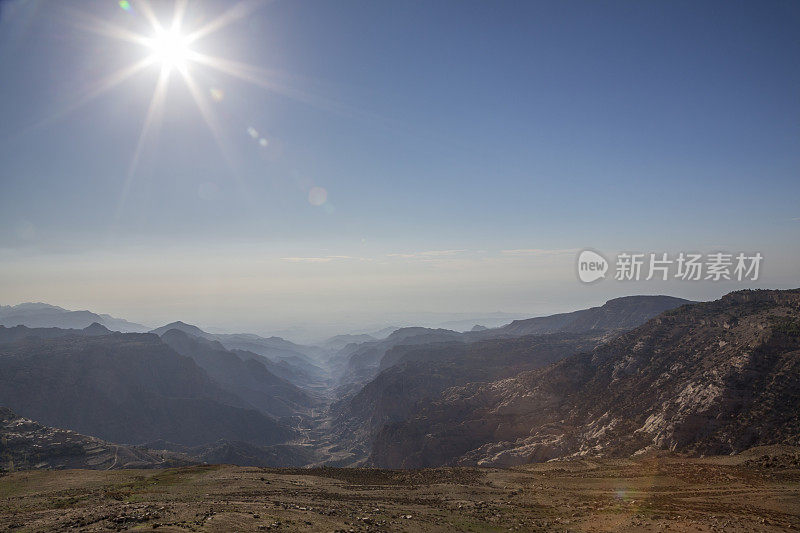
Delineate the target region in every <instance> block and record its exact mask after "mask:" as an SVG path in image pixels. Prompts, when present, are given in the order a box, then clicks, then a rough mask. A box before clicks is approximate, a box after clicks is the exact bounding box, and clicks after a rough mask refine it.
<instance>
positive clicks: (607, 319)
mask: <svg viewBox="0 0 800 533" xmlns="http://www.w3.org/2000/svg"><path fill="white" fill-rule="evenodd" d="M689 303H692V302H691V301H689V300H684V299H683V298H675V297H673V296H623V297H621V298H614V299H613V300H609V301H607V302H606V303H605V304H604V305H602V306H600V307H592V308H590V309H581V310H580V311H573V312H572V313H561V314H557V315H550V316H544V317H539V318H528V319H526V320H515V321H514V322H512V323H510V324H508V325H506V326H503V327H501V328H497V329H496V330H493V331H496V332H498V333H501V334H504V335H513V336H522V335H539V334H542V333H582V332H584V331H590V330H605V331H625V330H628V329H631V328H635V327H636V326H639V325H641V324H643V323H644V322H646V321H647V320H649V319H651V318H653V317H654V316H656V315H658V314H660V313H663V312H664V311H668V310H670V309H674V308H675V307H679V306H681V305H685V304H689Z"/></svg>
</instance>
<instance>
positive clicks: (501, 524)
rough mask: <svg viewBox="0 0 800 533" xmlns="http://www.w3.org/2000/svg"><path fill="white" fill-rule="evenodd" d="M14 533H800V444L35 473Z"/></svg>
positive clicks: (23, 476) (1, 486)
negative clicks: (545, 457) (508, 463)
mask: <svg viewBox="0 0 800 533" xmlns="http://www.w3.org/2000/svg"><path fill="white" fill-rule="evenodd" d="M0 527H1V528H3V529H4V530H8V531H12V530H13V531H63V530H72V529H74V530H79V531H107V530H137V531H139V530H144V531H149V530H156V529H157V530H158V531H218V532H227V531H309V532H312V531H313V532H316V531H328V532H355V531H360V532H366V531H407V532H417V531H420V532H421V531H475V532H478V531H482V532H489V531H497V532H499V531H594V532H601V531H678V532H701V531H709V532H711V531H718V532H723V531H726V532H731V533H732V532H748V531H775V532H783V531H796V530H798V529H800V449H799V448H792V447H781V446H769V447H760V448H754V449H752V450H749V451H748V452H746V453H743V454H740V455H738V456H733V457H708V458H695V459H688V458H678V457H674V456H670V455H663V456H653V457H642V458H637V459H605V460H602V459H575V460H568V461H557V462H552V463H544V464H533V465H526V466H521V467H516V468H510V469H495V468H436V469H424V470H380V469H363V468H357V469H351V468H313V469H267V468H254V467H235V466H223V465H214V466H192V467H182V468H175V469H163V470H115V471H88V470H65V471H27V472H15V473H11V474H5V475H3V477H2V478H0Z"/></svg>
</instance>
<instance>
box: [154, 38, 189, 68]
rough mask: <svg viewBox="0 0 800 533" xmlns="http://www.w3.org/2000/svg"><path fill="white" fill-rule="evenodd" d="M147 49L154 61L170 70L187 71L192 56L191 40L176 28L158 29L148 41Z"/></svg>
mask: <svg viewBox="0 0 800 533" xmlns="http://www.w3.org/2000/svg"><path fill="white" fill-rule="evenodd" d="M147 47H148V48H149V49H150V51H151V52H152V54H153V55H152V59H153V60H154V61H155V62H157V63H159V64H160V65H161V68H164V69H168V70H171V69H173V68H175V69H178V70H181V71H183V70H185V69H186V65H187V63H188V61H189V59H190V57H191V55H192V51H191V49H190V48H189V39H188V38H187V37H186V36H185V35H183V34H182V33H181V32H180V30H178V29H176V28H171V29H163V28H158V29H157V30H156V32H155V35H154V36H153V37H152V38H150V39H148V41H147Z"/></svg>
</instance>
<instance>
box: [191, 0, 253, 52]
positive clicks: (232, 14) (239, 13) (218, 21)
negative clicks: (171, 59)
mask: <svg viewBox="0 0 800 533" xmlns="http://www.w3.org/2000/svg"><path fill="white" fill-rule="evenodd" d="M264 3H265V1H264V0H250V1H248V2H239V3H238V4H236V5H234V6H233V7H231V8H230V9H228V10H227V11H225V12H224V13H223V14H222V15H220V16H219V17H217V18H215V19H214V20H212V21H211V22H209V23H208V24H206V25H205V26H203V27H202V28H199V29H197V30H195V31H193V32H192V33H190V34H189V35H187V36H186V40H187V42H189V43H193V42H195V41H197V40H199V39H202V38H203V37H205V36H207V35H210V34H212V33H214V32H217V31H219V30H221V29H222V28H224V27H225V26H227V25H228V24H230V23H232V22H235V21H237V20H239V19H242V18H244V17H246V16H248V15H249V14H251V13H252V12H253V11H255V10H256V9H258V8H259V7H261V6H262V5H263V4H264Z"/></svg>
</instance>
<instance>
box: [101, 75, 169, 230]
mask: <svg viewBox="0 0 800 533" xmlns="http://www.w3.org/2000/svg"><path fill="white" fill-rule="evenodd" d="M169 75H170V69H167V68H162V69H161V73H160V74H159V76H158V81H157V82H156V87H155V89H154V90H153V96H152V98H150V105H149V106H148V109H147V115H146V116H145V119H144V123H143V124H142V131H141V133H140V134H139V140H138V142H137V143H136V149H135V150H134V152H133V158H132V159H131V162H130V165H129V166H128V172H127V173H126V175H125V183H124V184H123V186H122V192H121V194H120V198H119V202H118V204H117V211H116V215H115V218H114V220H115V222H117V221H119V218H120V216H121V214H122V209H123V207H124V206H125V201H126V200H127V197H128V191H129V190H130V186H131V182H132V181H133V176H134V174H135V173H136V168H137V167H138V165H139V160H140V158H141V155H142V151H143V149H144V145H145V144H146V142H147V139H148V138H149V137H150V135H151V131H150V130H151V128H153V127H154V125H155V127H156V133H157V131H158V126H159V125H160V122H161V114H162V110H163V107H164V105H163V104H164V98H165V97H166V93H167V84H168V82H169Z"/></svg>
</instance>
